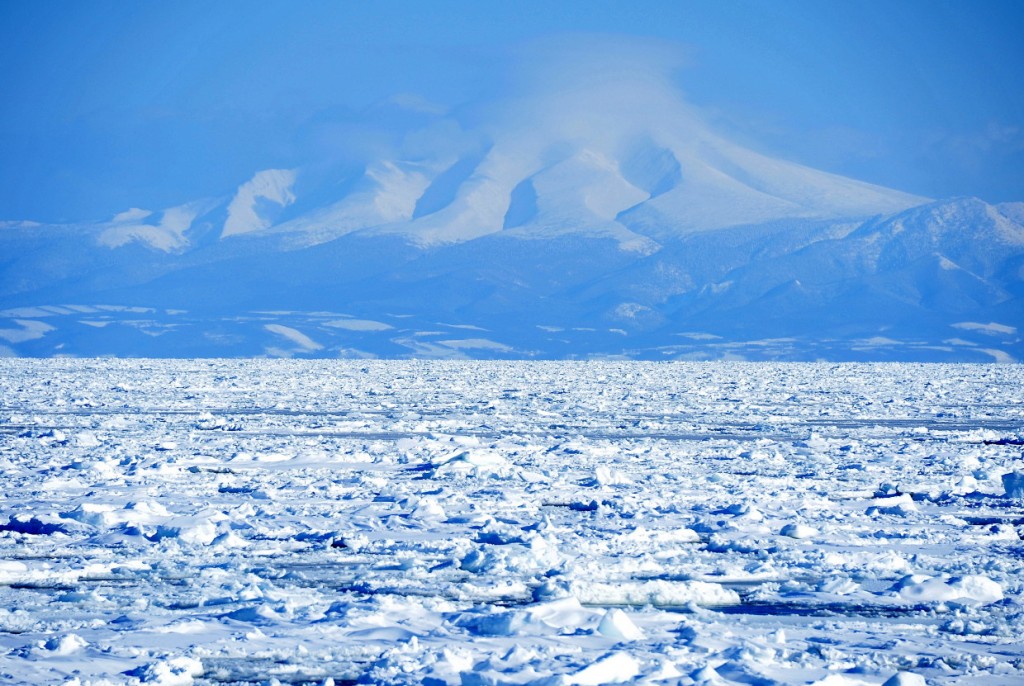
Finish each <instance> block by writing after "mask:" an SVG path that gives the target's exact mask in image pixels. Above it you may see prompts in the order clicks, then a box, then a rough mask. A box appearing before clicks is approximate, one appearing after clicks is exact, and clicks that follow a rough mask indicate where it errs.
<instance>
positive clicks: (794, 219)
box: [0, 78, 1024, 360]
mask: <svg viewBox="0 0 1024 686" xmlns="http://www.w3.org/2000/svg"><path fill="white" fill-rule="evenodd" d="M389 107H390V109H388V108H385V110H382V111H381V113H380V116H381V120H382V121H384V122H385V123H387V122H391V121H393V120H394V121H402V122H403V125H404V124H407V123H409V122H412V123H413V124H414V125H415V127H418V128H413V129H409V130H406V131H405V132H404V133H402V134H401V135H398V134H395V135H394V136H392V138H393V139H394V140H395V141H397V142H393V143H391V144H389V145H387V146H384V147H383V148H382V149H381V150H375V151H373V152H374V153H375V154H372V155H368V156H367V157H366V159H365V160H362V161H359V162H354V161H352V160H339V161H337V162H333V161H332V162H331V163H324V164H311V165H307V166H296V167H290V168H284V167H283V166H282V167H276V168H271V169H265V170H262V171H259V172H257V173H255V174H254V175H253V176H252V177H251V178H249V179H248V180H243V181H242V182H241V183H240V184H239V185H238V187H237V188H236V189H234V191H233V192H231V193H230V194H226V195H225V196H224V197H220V198H213V199H209V200H202V201H197V202H192V203H185V204H182V205H181V206H178V207H174V208H170V209H165V210H162V211H149V210H141V209H131V210H128V211H125V212H122V213H120V214H118V215H117V216H115V217H114V218H112V219H110V220H104V221H98V222H85V223H80V224H69V225H61V226H42V225H37V224H32V223H26V222H8V223H5V224H3V225H0V346H4V348H3V349H2V351H3V352H6V353H8V354H22V355H53V354H58V353H60V354H93V355H95V354H108V353H112V354H120V355H141V354H144V355H157V356H161V355H174V356H184V355H192V356H196V355H198V356H202V355H216V356H233V355H259V354H269V355H293V354H294V355H304V356H334V355H339V354H341V355H346V356H364V355H384V356H409V355H413V356H430V357H445V356H453V357H477V356H482V357H530V356H533V357H565V356H588V355H601V356H607V355H629V356H636V357H646V358H657V359H662V358H664V357H679V356H683V357H748V358H758V359H764V358H779V359H808V358H811V359H815V358H818V357H826V358H828V357H832V358H840V359H973V360H987V359H999V360H1006V359H1024V343H1022V341H1021V338H1020V335H1019V334H1018V331H1021V330H1024V285H1022V284H1024V272H1022V269H1024V209H1022V208H1024V204H1021V203H1007V204H1003V205H999V206H992V205H988V204H986V203H983V202H982V201H980V200H975V199H956V200H950V201H939V202H931V201H928V200H927V199H925V198H920V197H916V196H913V195H908V194H906V193H902V192H899V191H895V190H891V189H886V188H880V187H877V186H873V185H870V184H867V183H863V182H860V181H855V180H852V179H846V178H843V177H839V176H836V175H834V174H829V173H825V172H821V171H817V170H813V169H809V168H807V167H803V166H801V165H798V164H795V163H792V162H787V161H783V160H777V159H772V158H770V157H767V156H765V155H763V154H761V153H758V152H755V151H752V150H749V149H746V148H744V147H742V146H739V145H737V144H735V143H732V142H730V141H728V140H726V139H724V138H723V137H722V136H720V135H718V134H717V133H715V132H713V131H711V130H710V129H709V128H708V127H707V126H706V125H705V124H704V123H703V122H702V121H701V119H700V117H698V116H697V115H696V114H695V113H694V111H693V110H692V109H691V108H690V107H689V106H688V105H686V104H685V103H684V102H683V101H682V100H681V99H680V98H679V97H678V95H677V94H676V93H675V91H674V90H672V89H670V88H666V86H665V84H664V83H652V82H646V81H644V80H643V79H639V80H637V79H633V78H627V79H625V80H624V81H623V82H622V83H616V82H614V80H613V82H612V83H611V84H610V85H609V82H608V81H606V80H602V81H600V82H599V83H596V84H595V83H588V82H586V81H584V82H582V83H581V84H580V85H579V86H578V87H574V88H568V89H565V88H553V89H551V91H550V92H545V91H541V92H536V93H533V94H532V95H529V96H528V97H524V98H522V99H520V100H517V101H509V102H505V103H501V104H500V107H498V106H496V107H494V108H493V109H492V110H486V111H482V112H479V113H476V114H475V115H474V117H469V118H468V119H472V120H473V121H474V124H473V126H469V125H465V126H464V125H463V124H464V122H461V121H456V120H453V119H451V118H450V117H449V116H448V115H445V114H444V113H441V112H429V113H424V112H422V111H417V112H416V113H415V116H411V115H410V116H408V117H407V116H405V114H404V113H403V111H402V110H401V107H400V106H389ZM396 108H397V109H396ZM438 132H441V133H438ZM377 153H379V154H377ZM72 306H73V307H72ZM350 320H351V321H350ZM352 321H355V322H368V323H364V324H352V323H351V322H352ZM961 325H964V326H961ZM965 326H966V328H964V327H965ZM452 327H454V328H452ZM766 341H768V342H766ZM863 341H871V343H870V344H864V343H863ZM950 341H952V342H950Z"/></svg>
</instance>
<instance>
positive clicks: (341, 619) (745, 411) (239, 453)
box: [0, 359, 1024, 686]
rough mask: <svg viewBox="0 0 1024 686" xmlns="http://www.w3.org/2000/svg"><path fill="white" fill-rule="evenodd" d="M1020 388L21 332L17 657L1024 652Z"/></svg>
mask: <svg viewBox="0 0 1024 686" xmlns="http://www.w3.org/2000/svg"><path fill="white" fill-rule="evenodd" d="M1022 389H1024V370H1022V369H1021V368H1020V367H1019V366H969V365H959V366H946V365H896V364H888V365H857V364H728V363H726V364H713V365H712V364H700V363H633V362H621V363H620V362H589V363H572V362H561V363H536V362H534V363H528V362H465V363H459V362H339V361H333V362H332V361H286V360H275V361H269V360H259V361H252V360H250V361H215V360H214V361H211V360H201V361H150V360H137V361H132V360H73V359H52V360H13V359H0V468H2V476H3V479H4V489H3V491H2V493H0V550H2V554H0V681H3V682H5V683H33V684H40V683H54V684H60V683H64V684H78V685H85V684H120V683H152V684H165V685H167V684H233V683H268V684H269V683H281V684H343V683H388V684H396V683H397V684H403V683H406V684H411V683H428V684H434V685H441V684H545V685H554V684H605V683H620V682H639V683H650V684H661V683H664V684H822V685H846V686H849V685H854V684H870V685H874V686H878V685H880V684H895V685H897V686H898V685H900V684H904V685H906V684H986V685H987V684H1014V683H1021V682H1022V680H1024V647H1022V645H1021V643H1020V636H1021V635H1022V634H1024V611H1022V609H1024V608H1022V605H1021V601H1020V593H1021V587H1022V584H1024V573H1022V572H1024V555H1022V554H1021V552H1022V545H1021V539H1020V535H1021V533H1022V531H1024V529H1022V526H1024V513H1022V507H1024V501H1022V494H1024V476H1022V474H1024V465H1022V443H1024V441H1022V437H1021V432H1022V431H1024V402H1022V401H1024V397H1022V395H1024V390H1022Z"/></svg>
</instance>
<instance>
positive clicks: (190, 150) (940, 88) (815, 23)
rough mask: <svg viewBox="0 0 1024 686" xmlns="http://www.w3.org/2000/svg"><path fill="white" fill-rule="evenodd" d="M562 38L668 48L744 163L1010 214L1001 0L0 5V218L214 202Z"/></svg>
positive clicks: (1019, 95) (1011, 148)
mask: <svg viewBox="0 0 1024 686" xmlns="http://www.w3.org/2000/svg"><path fill="white" fill-rule="evenodd" d="M577 32H585V33H598V34H625V35H629V36H637V37H651V38H659V39H662V40H668V41H672V42H676V43H679V44H680V45H682V46H684V47H685V49H686V51H687V53H688V55H689V59H688V62H689V64H688V66H687V67H685V68H684V69H682V70H680V71H679V73H678V75H677V77H676V78H677V81H678V84H679V86H680V87H681V89H682V90H683V91H684V92H685V93H686V95H687V97H688V99H689V100H690V101H691V102H692V103H694V104H696V105H697V106H699V107H700V108H701V109H702V110H703V112H704V114H705V116H706V117H707V119H708V120H710V121H711V122H712V124H713V125H714V126H715V127H717V128H719V129H720V130H722V131H723V132H726V133H728V134H729V135H731V136H733V137H735V138H737V139H739V140H741V141H742V142H744V143H746V144H748V145H751V146H752V147H755V148H757V149H760V150H762V151H765V152H768V153H771V154H773V155H778V156H782V157H787V158H789V159H793V160H796V161H799V162H803V163H805V164H809V165H811V166H815V167H819V168H822V169H826V170H829V171H833V172H837V173H841V174H846V175H850V176H853V177H856V178H860V179H863V180H866V181H871V182H874V183H879V184H883V185H887V186H892V187H895V188H899V189H902V190H906V191H910V192H914V193H918V194H922V195H927V196H931V197H949V196H956V195H976V196H979V197H981V198H983V199H985V200H988V201H993V202H998V201H1006V200H1024V86H1022V83H1024V38H1022V36H1024V2H1021V1H1020V0H1009V1H998V2H997V1H992V0H977V1H974V2H968V1H967V0H961V1H957V2H948V1H944V0H905V1H899V0H885V1H877V0H859V1H858V2H845V1H844V2H839V1H827V0H807V1H801V2H794V1H789V2H786V1H781V0H773V1H771V2H753V1H748V2H733V1H728V0H717V1H712V0H707V1H704V2H684V1H679V0H676V1H669V0H666V1H663V2H652V1H649V0H647V1H645V0H634V1H632V2H604V1H600V0H561V1H559V2H538V1H534V0H522V1H517V2H511V1H510V2H502V1H498V0H492V1H479V0H478V1H476V2H473V1H458V2H457V1H453V0H431V2H398V1H391V2H388V1H387V0H384V1H381V2H356V1H355V0H353V1H350V2H345V1H341V0H337V1H332V2H326V1H318V0H304V1H302V2H284V1H272V0H261V1H259V2H251V1H249V2H236V1H234V0H218V1H217V2H208V1H205V0H204V1H199V2H196V1H190V0H175V1H174V2H156V1H144V0H138V1H134V2H125V1H123V0H113V1H110V0H93V1H91V2H78V1H62V0H47V1H46V2H40V1H38V0H0V75H2V76H0V150H2V151H3V153H2V155H0V219H34V220H40V221H60V220H79V219H99V218H103V217H106V216H110V215H112V214H114V213H115V212H118V211H121V210H123V209H125V208H127V207H130V206H143V207H149V208H160V207H165V206H170V205H174V204H178V203H181V202H185V201H188V200H192V199H195V198H199V197H208V196H216V195H221V194H226V193H230V192H231V191H232V190H233V189H234V188H235V187H237V185H238V184H239V183H240V182H242V181H244V180H245V179H246V178H248V177H249V176H251V175H252V173H253V172H254V171H257V170H259V169H265V168H268V167H293V166H299V165H302V164H304V163H306V162H307V161H308V159H309V157H310V155H311V154H313V152H312V148H315V147H316V145H317V141H316V137H315V136H312V135H311V133H310V132H311V131H316V130H317V126H318V123H322V122H325V121H346V120H350V119H352V118H353V117H356V118H358V117H364V118H365V117H368V116H369V117H372V116H373V114H372V113H373V111H374V110H373V109H372V108H373V106H374V104H375V103H379V102H380V101H382V100H385V99H387V98H388V97H390V96H393V95H395V94H407V95H408V94H413V95H418V96H422V97H423V98H425V99H426V100H428V101H431V102H435V103H439V104H440V105H443V106H445V107H447V108H454V109H455V110H456V111H458V110H459V108H460V107H461V108H464V109H466V108H468V106H471V105H472V104H473V103H475V102H479V101H481V100H485V99H488V98H493V97H495V96H501V95H502V90H503V89H504V88H506V87H507V84H508V83H509V79H510V73H509V72H510V69H511V68H512V67H511V65H513V64H514V61H513V60H512V58H511V55H513V54H514V53H515V52H516V51H517V50H519V49H521V46H523V45H524V44H529V42H530V41H532V40H534V39H537V38H540V37H545V36H550V35H559V34H572V33H577ZM368 108H370V110H369V112H370V114H367V111H368ZM336 143H337V141H336ZM358 143H359V142H358V141H356V140H353V141H352V145H358ZM338 144H340V145H344V144H345V141H344V140H342V141H340V143H338Z"/></svg>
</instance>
